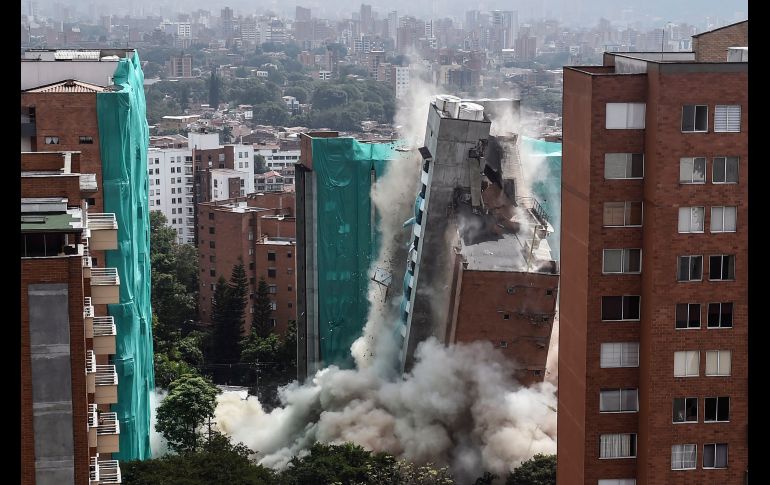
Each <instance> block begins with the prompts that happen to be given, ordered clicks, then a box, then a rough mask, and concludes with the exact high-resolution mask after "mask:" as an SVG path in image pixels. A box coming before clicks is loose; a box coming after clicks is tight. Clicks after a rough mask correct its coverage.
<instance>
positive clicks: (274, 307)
mask: <svg viewBox="0 0 770 485" xmlns="http://www.w3.org/2000/svg"><path fill="white" fill-rule="evenodd" d="M270 309H271V310H278V304H277V303H276V302H274V301H271V302H270Z"/></svg>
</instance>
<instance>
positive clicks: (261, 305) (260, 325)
mask: <svg viewBox="0 0 770 485" xmlns="http://www.w3.org/2000/svg"><path fill="white" fill-rule="evenodd" d="M272 305H273V303H272V300H270V289H269V287H268V286H267V283H266V282H265V278H260V279H259V285H257V296H256V298H255V300H254V317H253V318H252V320H251V331H252V332H256V334H257V335H259V336H260V337H263V338H264V337H267V336H268V335H270V333H271V332H272V331H273V325H272V324H271V323H270V320H271V319H272V317H273V306H272Z"/></svg>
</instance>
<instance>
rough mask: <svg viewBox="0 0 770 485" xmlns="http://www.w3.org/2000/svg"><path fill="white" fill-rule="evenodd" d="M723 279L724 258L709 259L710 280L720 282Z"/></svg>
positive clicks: (713, 257)
mask: <svg viewBox="0 0 770 485" xmlns="http://www.w3.org/2000/svg"><path fill="white" fill-rule="evenodd" d="M721 277H722V256H710V257H709V279H712V280H718V279H721Z"/></svg>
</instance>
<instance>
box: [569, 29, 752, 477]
mask: <svg viewBox="0 0 770 485" xmlns="http://www.w3.org/2000/svg"><path fill="white" fill-rule="evenodd" d="M744 24H747V22H744V23H739V24H734V25H733V26H729V27H725V28H723V29H718V30H716V31H713V32H709V33H704V34H700V36H699V37H698V42H697V44H696V48H697V49H701V48H706V49H708V47H707V46H714V45H722V47H721V48H719V49H721V50H722V53H721V54H722V55H721V56H716V57H714V58H711V59H709V60H704V56H702V55H700V54H699V53H698V52H692V53H667V54H661V53H612V54H609V53H606V54H605V55H604V65H603V66H591V67H587V66H582V67H581V66H575V67H567V68H565V70H564V145H563V151H564V165H563V174H562V221H563V222H562V232H561V233H562V239H561V240H562V264H561V271H562V278H563V281H564V282H565V284H564V285H563V286H562V288H561V311H560V347H559V413H558V427H559V440H558V456H559V460H558V470H557V482H558V483H559V484H560V485H562V484H596V483H599V484H601V485H605V484H607V485H609V484H619V483H623V484H639V485H641V484H644V485H647V484H665V483H743V482H744V481H745V480H746V478H747V473H748V451H747V446H748V443H747V437H748V429H747V427H748V402H747V397H748V387H747V385H748V382H747V376H748V369H747V364H748V360H747V358H748V355H747V354H748V340H747V338H748V318H747V317H748V308H747V306H748V299H747V291H746V288H747V284H748V268H749V261H748V252H747V249H748V248H747V235H748V224H747V214H748V212H747V208H748V207H747V194H748V187H747V183H746V182H747V176H748V90H747V86H748V62H727V61H728V52H727V51H728V49H727V47H725V46H728V44H730V45H729V46H728V47H746V46H747V45H748V39H747V38H746V37H745V36H744V37H740V36H739V35H736V32H740V31H743V32H747V25H744ZM726 37H729V39H728V40H725V38H726ZM719 49H716V48H714V49H712V50H719ZM699 59H700V60H699Z"/></svg>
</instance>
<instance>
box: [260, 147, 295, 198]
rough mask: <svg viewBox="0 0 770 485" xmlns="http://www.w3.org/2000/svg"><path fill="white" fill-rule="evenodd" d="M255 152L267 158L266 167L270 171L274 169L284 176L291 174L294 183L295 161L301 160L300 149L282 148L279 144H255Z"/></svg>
mask: <svg viewBox="0 0 770 485" xmlns="http://www.w3.org/2000/svg"><path fill="white" fill-rule="evenodd" d="M254 153H255V154H257V155H262V156H263V157H264V158H265V168H267V170H268V171H271V170H274V171H276V172H279V173H280V174H281V175H284V176H286V175H290V176H291V177H292V181H291V183H294V180H293V177H294V163H295V162H296V161H297V160H299V153H300V151H299V149H297V150H281V148H280V146H279V145H254ZM258 176H261V175H258ZM257 185H259V184H257ZM257 191H259V188H257Z"/></svg>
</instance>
